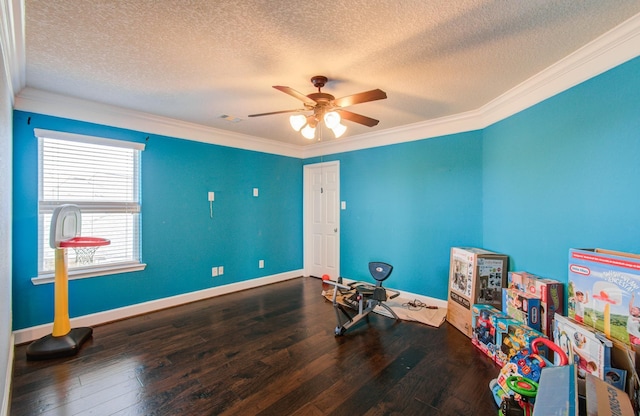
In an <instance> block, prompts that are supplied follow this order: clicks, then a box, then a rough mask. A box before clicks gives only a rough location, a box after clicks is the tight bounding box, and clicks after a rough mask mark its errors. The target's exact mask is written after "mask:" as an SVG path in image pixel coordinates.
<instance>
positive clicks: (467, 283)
mask: <svg viewBox="0 0 640 416" xmlns="http://www.w3.org/2000/svg"><path fill="white" fill-rule="evenodd" d="M508 260H509V258H508V256H507V255H505V254H499V253H494V252H492V251H488V250H484V249H481V248H474V247H452V248H451V263H450V268H449V296H448V304H447V321H449V322H450V323H451V324H452V325H453V326H455V327H456V328H458V329H459V330H460V331H462V332H463V333H464V334H465V335H466V336H468V337H469V338H471V334H472V324H471V307H472V306H473V305H474V304H486V305H492V306H494V307H495V308H496V309H498V310H501V309H502V288H503V287H505V286H506V284H507V267H508Z"/></svg>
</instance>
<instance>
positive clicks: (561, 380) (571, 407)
mask: <svg viewBox="0 0 640 416" xmlns="http://www.w3.org/2000/svg"><path fill="white" fill-rule="evenodd" d="M549 415H566V416H578V387H577V377H576V368H575V365H565V366H562V367H545V368H543V369H542V373H541V375H540V382H539V383H538V394H537V395H536V404H535V406H534V407H533V416H549Z"/></svg>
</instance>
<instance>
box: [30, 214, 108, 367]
mask: <svg viewBox="0 0 640 416" xmlns="http://www.w3.org/2000/svg"><path fill="white" fill-rule="evenodd" d="M81 226H82V217H81V213H80V209H79V208H78V206H77V205H73V204H65V205H60V206H59V207H57V208H56V209H55V210H54V211H53V216H52V217H51V232H50V235H49V245H50V246H51V248H53V249H55V281H54V319H53V330H52V332H51V334H49V335H46V336H44V337H42V338H40V339H38V340H36V341H34V342H32V343H31V344H30V345H29V346H28V347H27V359H29V360H45V359H50V358H58V357H67V356H71V355H75V354H77V353H78V350H79V348H80V346H81V345H82V344H83V343H84V342H85V341H86V340H88V339H89V338H91V335H92V334H93V329H92V328H89V327H80V328H73V329H72V328H71V323H70V320H69V294H68V271H67V248H76V249H78V248H79V249H85V250H87V251H88V250H90V251H91V253H93V252H94V251H95V249H96V248H97V247H100V246H105V245H108V244H110V241H109V240H107V239H106V238H99V237H81V236H80V230H81Z"/></svg>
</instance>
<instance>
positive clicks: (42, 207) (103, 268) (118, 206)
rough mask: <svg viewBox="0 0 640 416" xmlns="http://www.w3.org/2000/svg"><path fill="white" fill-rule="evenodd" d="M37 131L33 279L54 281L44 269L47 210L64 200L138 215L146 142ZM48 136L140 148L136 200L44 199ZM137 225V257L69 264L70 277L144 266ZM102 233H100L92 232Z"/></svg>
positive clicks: (84, 207)
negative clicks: (44, 153)
mask: <svg viewBox="0 0 640 416" xmlns="http://www.w3.org/2000/svg"><path fill="white" fill-rule="evenodd" d="M34 134H35V136H36V138H37V139H38V158H39V161H40V162H39V163H38V276H37V277H33V278H32V279H31V281H32V282H33V284H44V283H51V282H53V281H54V277H55V271H43V270H42V269H43V257H44V254H43V253H44V248H45V246H46V247H48V246H49V238H48V236H44V230H45V229H46V228H44V227H45V224H43V223H44V217H45V215H47V214H51V213H53V210H54V209H55V208H56V207H57V206H59V205H61V204H76V205H78V207H80V210H81V212H87V213H107V214H108V213H127V214H129V213H136V214H138V216H139V215H140V211H141V201H140V181H141V179H140V177H141V172H140V171H141V168H140V164H141V163H140V159H141V153H142V151H143V150H144V148H145V145H144V144H143V143H136V142H129V141H122V140H114V139H106V138H102V137H95V136H87V135H82V134H74V133H67V132H60V131H52V130H44V129H34ZM45 139H55V140H65V141H70V142H80V143H88V144H95V145H102V146H112V147H119V148H127V149H133V150H136V151H138V157H137V162H138V163H137V164H136V166H134V169H136V170H137V171H136V172H135V173H134V178H135V179H134V183H133V184H132V186H133V187H134V195H136V196H135V197H134V201H126V202H116V201H114V202H111V201H101V202H93V201H74V200H59V199H56V200H44V199H43V190H42V180H43V179H42V174H43V172H42V170H43V169H42V141H43V140H45ZM137 222H138V223H137V224H136V227H134V228H135V230H134V231H132V234H131V235H132V236H133V243H132V244H133V245H134V246H135V247H134V257H137V259H132V260H130V261H123V262H118V263H107V264H102V265H100V264H97V265H87V266H78V267H75V268H70V269H69V270H68V277H69V280H74V279H82V278H87V277H95V276H104V275H109V274H118V273H126V272H133V271H140V270H144V268H145V267H146V264H144V263H142V261H141V241H142V232H141V228H142V226H141V220H140V219H139V220H138V221H137ZM93 237H100V236H93Z"/></svg>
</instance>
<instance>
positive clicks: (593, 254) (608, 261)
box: [567, 249, 640, 345]
mask: <svg viewBox="0 0 640 416" xmlns="http://www.w3.org/2000/svg"><path fill="white" fill-rule="evenodd" d="M567 292H568V293H567V296H568V316H569V317H570V318H573V319H574V320H575V321H577V322H580V323H583V324H584V325H586V326H589V327H592V328H594V329H596V330H598V331H601V332H602V333H604V334H605V336H606V337H607V338H612V339H617V340H620V341H622V342H623V343H625V344H627V345H629V344H631V345H640V256H637V255H633V254H628V253H621V252H614V251H610V250H603V249H571V250H569V284H568V290H567Z"/></svg>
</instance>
